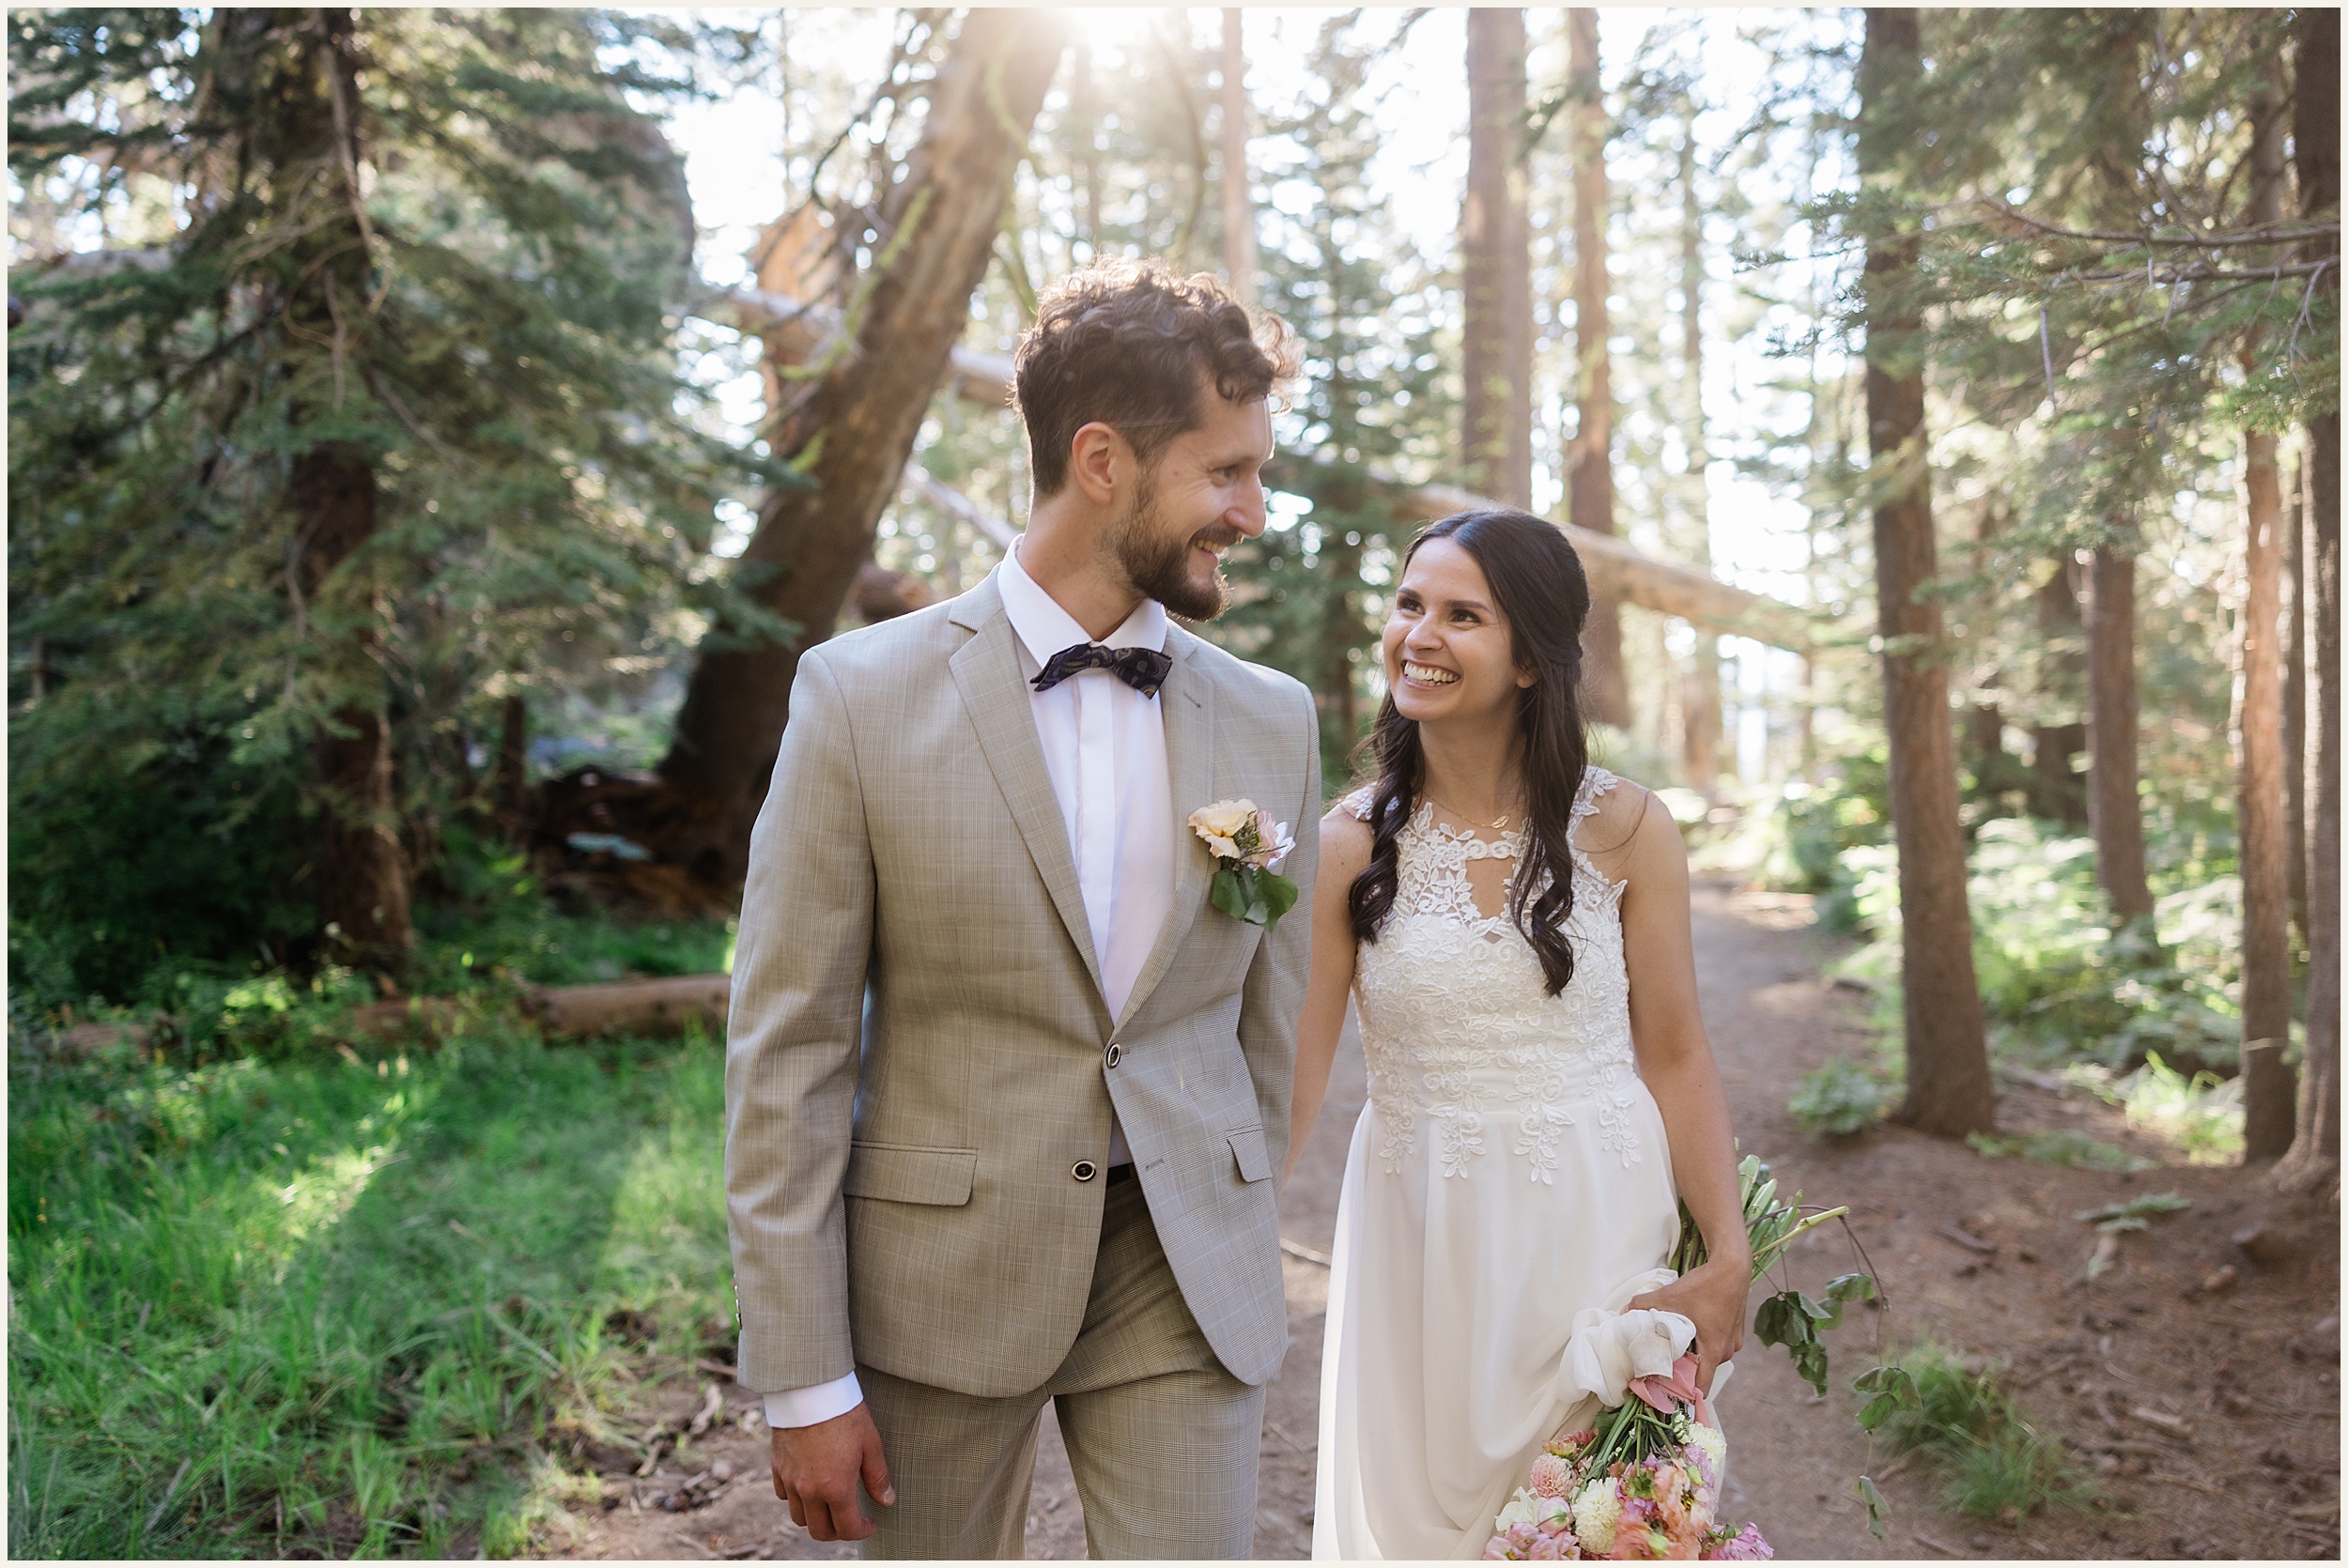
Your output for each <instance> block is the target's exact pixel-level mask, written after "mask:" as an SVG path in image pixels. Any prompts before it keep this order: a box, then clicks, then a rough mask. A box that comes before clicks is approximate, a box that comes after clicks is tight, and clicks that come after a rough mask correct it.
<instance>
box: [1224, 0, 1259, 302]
mask: <svg viewBox="0 0 2348 1568" xmlns="http://www.w3.org/2000/svg"><path fill="white" fill-rule="evenodd" d="M1246 15H1247V13H1246V12H1245V11H1243V10H1241V9H1240V8H1238V7H1236V6H1233V7H1228V8H1226V9H1225V10H1224V12H1223V275H1224V276H1225V277H1226V278H1228V279H1229V280H1230V284H1231V292H1232V293H1234V294H1236V295H1238V296H1239V297H1240V298H1241V299H1242V300H1245V301H1247V302H1248V303H1250V304H1252V303H1254V302H1255V299H1256V200H1255V195H1254V192H1252V191H1251V190H1250V188H1249V185H1248V175H1247V52H1246V48H1245V44H1244V37H1245V35H1244V25H1245V17H1246Z"/></svg>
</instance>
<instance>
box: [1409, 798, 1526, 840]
mask: <svg viewBox="0 0 2348 1568" xmlns="http://www.w3.org/2000/svg"><path fill="white" fill-rule="evenodd" d="M1427 801H1428V804H1429V805H1430V806H1439V807H1443V810H1444V815H1445V816H1448V817H1452V818H1455V819H1457V820H1458V821H1460V822H1467V823H1468V828H1469V831H1471V832H1475V833H1506V831H1508V820H1509V819H1510V818H1511V817H1513V816H1515V815H1516V813H1515V812H1513V811H1504V812H1502V813H1501V816H1500V820H1499V821H1498V822H1484V823H1482V824H1480V825H1479V824H1478V823H1475V822H1468V814H1467V813H1466V812H1464V811H1460V810H1457V809H1455V808H1453V807H1448V806H1444V804H1443V802H1442V801H1439V800H1437V799H1436V798H1435V797H1434V796H1432V795H1429V796H1428V797H1427Z"/></svg>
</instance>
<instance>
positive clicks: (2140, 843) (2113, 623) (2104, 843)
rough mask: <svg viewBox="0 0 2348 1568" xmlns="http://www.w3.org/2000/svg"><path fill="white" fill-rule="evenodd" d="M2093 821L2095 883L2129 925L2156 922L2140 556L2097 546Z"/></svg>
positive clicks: (2092, 598) (2091, 576)
mask: <svg viewBox="0 0 2348 1568" xmlns="http://www.w3.org/2000/svg"><path fill="white" fill-rule="evenodd" d="M2087 608H2088V621H2087V745H2088V768H2087V821H2088V831H2089V832H2091V833H2093V835H2094V838H2095V879H2096V881H2098V882H2100V883H2101V884H2103V889H2104V892H2105V894H2106V896H2107V897H2109V899H2111V911H2112V913H2113V914H2114V915H2117V916H2118V917H2119V918H2120V919H2121V920H2123V921H2128V920H2139V919H2147V918H2150V917H2151V915H2152V913H2153V893H2152V888H2151V886H2150V885H2149V884H2147V883H2146V882H2145V880H2144V808H2143V805H2142V803H2141V802H2139V800H2138V799H2137V794H2136V778H2137V774H2136V720H2137V714H2136V552H2135V551H2134V550H2133V549H2123V548H2121V547H2120V546H2117V545H2113V544H2103V545H2098V546H2095V552H2094V560H2093V562H2092V563H2091V564H2090V565H2089V567H2088V594H2087Z"/></svg>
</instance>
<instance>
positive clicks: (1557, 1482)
mask: <svg viewBox="0 0 2348 1568" xmlns="http://www.w3.org/2000/svg"><path fill="white" fill-rule="evenodd" d="M1531 1484H1532V1487H1533V1490H1534V1492H1535V1493H1536V1494H1537V1495H1538V1496H1540V1497H1544V1498H1569V1497H1571V1496H1573V1467H1572V1466H1571V1465H1569V1464H1568V1463H1567V1462H1566V1461H1565V1460H1563V1459H1561V1458H1559V1457H1558V1456H1557V1455H1556V1454H1553V1453H1544V1454H1542V1455H1541V1456H1540V1457H1539V1458H1537V1459H1536V1460H1534V1461H1533V1475H1532V1478H1531Z"/></svg>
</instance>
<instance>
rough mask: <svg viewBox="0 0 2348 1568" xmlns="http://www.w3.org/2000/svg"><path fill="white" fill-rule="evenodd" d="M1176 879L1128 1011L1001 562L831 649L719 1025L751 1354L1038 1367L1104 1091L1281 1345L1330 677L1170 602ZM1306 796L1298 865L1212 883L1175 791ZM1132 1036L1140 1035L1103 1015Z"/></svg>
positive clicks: (1169, 1229) (1051, 1344) (985, 1386)
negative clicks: (1291, 1155) (1042, 732)
mask: <svg viewBox="0 0 2348 1568" xmlns="http://www.w3.org/2000/svg"><path fill="white" fill-rule="evenodd" d="M1166 635H1167V643H1166V651H1167V652H1168V653H1170V654H1171V655H1172V656H1173V661H1174V662H1173V668H1172V670H1171V672H1170V673H1169V675H1168V676H1167V678H1166V684H1165V686H1164V687H1163V688H1162V690H1161V692H1160V695H1159V701H1160V703H1161V704H1162V707H1163V711H1164V715H1165V722H1166V763H1167V767H1168V769H1169V771H1170V773H1171V775H1172V776H1171V778H1170V780H1169V784H1170V792H1171V796H1172V806H1173V811H1174V814H1175V817H1176V818H1177V823H1176V833H1175V838H1176V853H1175V866H1176V870H1175V878H1174V899H1173V906H1172V910H1171V913H1170V914H1169V915H1168V916H1167V920H1166V928H1165V930H1163V931H1162V932H1161V933H1160V934H1159V937H1158V942H1157V945H1156V947H1155V949H1154V950H1153V951H1152V953H1151V957H1150V960H1149V961H1148V963H1147V964H1146V965H1145V966H1144V968H1143V970H1142V972H1141V976H1140V978H1139V979H1138V980H1137V981H1136V982H1135V987H1134V991H1133V995H1132V998H1131V1000H1130V1001H1129V1002H1128V1003H1127V1005H1126V1009H1125V1015H1124V1016H1123V1017H1122V1018H1116V1019H1112V1018H1111V1017H1110V1016H1109V1013H1108V1007H1107V1004H1106V1002H1104V1000H1103V997H1102V993H1101V983H1100V976H1099V972H1098V967H1097V963H1096V961H1095V958H1094V953H1093V942H1092V937H1091V933H1090V930H1089V928H1088V926H1087V924H1086V920H1085V909H1084V900H1083V898H1082V895H1081V894H1080V892H1079V890H1078V887H1077V882H1076V868H1075V856H1074V852H1073V850H1072V849H1071V848H1070V845H1069V841H1068V831H1067V827H1066V824H1065V822H1064V820H1063V819H1062V817H1061V815H1060V809H1059V804H1058V799H1057V798H1056V797H1055V796H1054V794H1053V792H1052V784H1051V779H1050V777H1049V776H1048V775H1047V774H1046V773H1045V771H1044V765H1043V748H1042V746H1041V744H1040V743H1039V741H1038V739H1037V735H1036V728H1035V718H1034V715H1033V713H1032V712H1031V711H1030V708H1029V705H1028V697H1027V687H1026V684H1025V683H1024V682H1023V680H1022V678H1021V673H1020V668H1019V659H1018V652H1017V647H1016V643H1015V639H1014V634H1013V633H1012V627H1011V623H1010V620H1009V618H1008V617H1007V616H1006V615H1005V614H1004V612H1003V607H1002V599H1001V596H1000V595H999V594H998V593H997V592H996V588H995V584H994V581H993V579H991V578H990V579H989V580H988V581H987V582H985V583H983V584H981V586H979V587H978V588H976V589H974V590H972V591H971V592H968V593H965V594H964V595H963V596H961V597H960V598H958V599H955V600H952V601H951V602H950V603H947V604H943V605H938V606H935V607H931V608H929V609H926V610H921V611H919V612H917V613H915V614H912V615H908V616H904V617H903V618H901V619H899V620H895V621H890V622H887V623H883V624H880V625H877V626H873V627H870V628H867V629H865V630H862V631H857V632H852V633H850V634H848V635H846V636H844V637H841V638H835V639H833V640H832V641H829V642H826V643H824V644H823V645H821V646H819V647H817V648H814V649H812V650H811V651H810V652H809V653H807V654H806V655H805V656H804V657H803V658H802V659H801V660H800V663H799V669H798V674H797V677H796V682H795V684H794V685H793V689H792V694H791V723H790V726H789V729H788V730H787V731H786V733H785V734H784V737H783V742H782V751H781V755H780V757H779V758H778V759H777V761H776V763H775V775H774V783H773V786H772V788H771V789H770V791H769V792H768V793H767V797H766V803H765V808H764V809H763V810H762V811H761V812H760V813H759V819H758V825H757V829H756V831H755V833H754V834H753V836H752V838H751V841H750V869H749V882H748V884H747V886H746V887H745V889H744V892H743V899H742V922H741V932H740V936H739V939H738V941H737V943H736V945H735V952H734V1005H733V1013H732V1016H731V1018H730V1020H729V1022H728V1026H727V1050H726V1205H727V1216H728V1220H729V1222H730V1225H731V1229H732V1235H733V1242H734V1294H735V1298H736V1299H737V1301H738V1303H739V1306H740V1311H741V1317H742V1337H741V1353H740V1369H741V1380H742V1382H743V1383H744V1384H745V1385H746V1386H747V1387H749V1388H753V1389H761V1390H775V1389H792V1388H805V1387H809V1386H811V1385H814V1384H817V1383H824V1382H828V1381H830V1380H831V1379H833V1378H836V1377H840V1376H844V1375H845V1374H846V1373H847V1372H849V1371H850V1370H851V1368H852V1365H853V1363H854V1362H857V1361H862V1362H865V1363H867V1364H869V1365H872V1366H875V1367H878V1368H880V1369H881V1370H882V1371H884V1372H889V1373H893V1374H895V1375H897V1376H901V1377H906V1378H910V1379H913V1380H914V1381H917V1382H920V1383H924V1384H928V1385H930V1386H933V1387H936V1388H943V1389H950V1390H954V1391H961V1392H965V1393H972V1394H981V1395H988V1396H999V1395H1003V1394H1011V1393H1023V1392H1026V1391H1029V1390H1032V1389H1035V1388H1039V1387H1041V1386H1042V1385H1043V1383H1044V1382H1045V1381H1046V1380H1048V1379H1049V1377H1050V1376H1051V1375H1052V1373H1053V1372H1054V1371H1055V1370H1056V1369H1057V1368H1058V1365H1059V1363H1060V1361H1061V1360H1063V1359H1064V1358H1065V1356H1066V1355H1067V1352H1068V1349H1069V1347H1070V1345H1073V1344H1074V1341H1075V1336H1076V1330H1077V1329H1078V1327H1079V1326H1080V1325H1081V1323H1082V1321H1083V1317H1084V1310H1085V1303H1086V1298H1087V1294H1088V1290H1089V1285H1090V1283H1091V1279H1092V1271H1093V1257H1094V1253H1095V1252H1096V1250H1097V1248H1098V1245H1099V1241H1100V1235H1101V1213H1102V1204H1103V1193H1104V1190H1105V1188H1106V1186H1107V1182H1106V1180H1105V1179H1104V1174H1096V1175H1094V1176H1092V1178H1091V1179H1090V1180H1089V1181H1079V1180H1077V1179H1076V1178H1075V1176H1074V1174H1073V1171H1074V1167H1075V1165H1076V1164H1077V1162H1078V1161H1095V1162H1096V1163H1097V1162H1099V1161H1102V1160H1103V1159H1104V1156H1105V1155H1106V1153H1107V1150H1108V1146H1109V1123H1110V1110H1111V1106H1112V1104H1113V1105H1114V1106H1115V1110H1116V1115H1117V1116H1118V1118H1119V1119H1120V1121H1121V1122H1122V1124H1123V1126H1124V1129H1125V1137H1126V1141H1127V1143H1128V1144H1130V1145H1131V1146H1132V1148H1133V1151H1134V1158H1135V1164H1136V1165H1137V1166H1138V1167H1139V1169H1140V1178H1141V1183H1142V1189H1143V1191H1144V1193H1145V1194H1146V1196H1147V1198H1148V1200H1149V1206H1150V1214H1151V1219H1152V1221H1153V1222H1155V1224H1156V1227H1157V1231H1158V1235H1159V1237H1160V1239H1161V1241H1162V1242H1163V1243H1164V1246H1165V1249H1166V1258H1167V1261H1168V1262H1169V1263H1170V1264H1171V1265H1172V1267H1173V1271H1174V1276H1175V1278H1176V1280H1177V1281H1178V1282H1179V1284H1180V1285H1181V1287H1182V1298H1183V1299H1184V1301H1185V1302H1186V1303H1187V1304H1188V1305H1189V1307H1190V1310H1191V1313H1192V1314H1193V1315H1194V1316H1195V1317H1197V1320H1198V1325H1199V1327H1200V1328H1201V1329H1202V1330H1205V1333H1206V1336H1207V1341H1208V1343H1209V1344H1210V1345H1213V1347H1214V1351H1215V1354H1216V1355H1217V1356H1218V1357H1219V1358H1220V1359H1221V1360H1222V1361H1223V1364H1224V1365H1225V1366H1226V1367H1228V1369H1229V1370H1230V1372H1231V1374H1232V1376H1236V1377H1238V1378H1240V1379H1241V1380H1242V1381H1244V1382H1246V1383H1250V1384H1254V1383H1260V1382H1262V1381H1264V1380H1265V1379H1267V1378H1268V1377H1270V1376H1272V1374H1273V1373H1274V1371H1276V1370H1277V1369H1278V1367H1279V1363H1280V1357H1281V1355H1282V1352H1283V1351H1284V1350H1285V1349H1286V1347H1287V1344H1288V1320H1287V1312H1286V1307H1285V1303H1284V1300H1283V1296H1282V1290H1281V1279H1280V1260H1279V1226H1278V1217H1277V1213H1276V1209H1275V1204H1274V1185H1275V1184H1274V1173H1275V1172H1276V1171H1278V1170H1279V1169H1280V1168H1281V1166H1282V1163H1283V1161H1284V1160H1285V1156H1286V1153H1287V1143H1288V1124H1289V1095H1290V1079H1291V1074H1292V1071H1293V1068H1294V1061H1295V1050H1296V1017H1297V1013H1298V1011H1299V1010H1300V1009H1301V1007H1302V1006H1303V1002H1304V992H1305V977H1306V968H1307V959H1308V933H1309V931H1310V930H1311V924H1312V922H1311V918H1310V915H1311V896H1310V893H1311V885H1312V876H1313V864H1314V853H1315V842H1316V835H1315V831H1314V819H1315V818H1316V816H1317V815H1318V812H1319V807H1320V805H1321V778H1320V760H1319V759H1320V751H1319V746H1318V738H1317V732H1316V725H1315V722H1314V717H1313V705H1312V699H1311V697H1310V695H1309V694H1308V693H1306V692H1305V689H1304V688H1303V687H1302V686H1301V685H1299V684H1297V683H1296V682H1294V681H1292V680H1290V679H1289V678H1288V677H1287V676H1285V675H1280V674H1277V673H1275V672H1274V671H1271V670H1268V669H1260V668H1259V667H1257V666H1255V665H1250V664H1246V663H1244V662H1242V661H1241V660H1239V659H1236V658H1233V657H1232V656H1231V655H1229V654H1228V653H1224V652H1222V651H1221V650H1219V649H1217V648H1215V647H1213V645H1212V644H1209V643H1207V642H1204V641H1201V640H1200V639H1199V638H1195V637H1193V636H1191V635H1189V634H1188V633H1186V632H1183V631H1182V630H1180V629H1179V628H1172V627H1169V629H1168V631H1167V634H1166ZM1236 796H1245V797H1247V798H1249V799H1252V800H1254V801H1255V802H1256V803H1257V804H1258V805H1259V807H1262V808H1263V810H1264V811H1265V813H1266V814H1267V815H1268V816H1270V817H1272V818H1274V819H1276V820H1278V821H1283V822H1289V823H1290V824H1292V827H1293V830H1294V832H1295V834H1296V840H1297V847H1296V851H1295V853H1293V854H1292V855H1291V857H1290V861H1289V863H1288V865H1287V867H1286V868H1285V869H1286V871H1287V874H1288V875H1290V876H1291V877H1293V878H1294V879H1295V880H1296V881H1297V882H1298V884H1300V885H1301V886H1302V887H1303V888H1304V889H1305V899H1303V900H1302V901H1301V902H1300V903H1299V904H1298V906H1297V908H1296V909H1295V910H1293V911H1291V912H1290V915H1288V916H1287V917H1286V918H1285V919H1283V920H1282V921H1281V922H1280V923H1279V924H1278V925H1277V926H1276V927H1275V928H1274V930H1273V931H1271V932H1270V933H1266V932H1264V931H1262V930H1259V928H1257V927H1254V926H1250V925H1246V924H1244V923H1243V922H1241V921H1238V920H1235V919H1232V918H1230V917H1229V916H1228V915H1223V914H1221V913H1220V912H1218V911H1216V910H1214V909H1213V908H1212V907H1211V906H1210V905H1209V904H1208V902H1207V884H1208V881H1209V879H1210V877H1211V876H1212V874H1213V861H1212V858H1211V857H1210V855H1209V853H1208V851H1207V849H1206V846H1205V845H1204V844H1202V843H1200V842H1199V840H1198V839H1197V837H1196V836H1195V835H1193V834H1192V833H1191V831H1190V829H1189V828H1188V826H1187V825H1186V824H1183V823H1182V822H1181V819H1182V818H1184V817H1186V816H1188V814H1189V813H1190V812H1192V811H1193V810H1196V809H1197V807H1201V806H1205V805H1207V804H1208V803H1210V802H1212V801H1216V800H1223V799H1228V798H1231V797H1236ZM1112 1042H1114V1043H1115V1044H1116V1045H1117V1046H1118V1047H1119V1051H1118V1058H1119V1059H1118V1062H1117V1065H1115V1066H1114V1067H1112V1066H1110V1065H1109V1063H1108V1060H1107V1047H1108V1046H1109V1045H1110V1044H1111V1043H1112Z"/></svg>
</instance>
